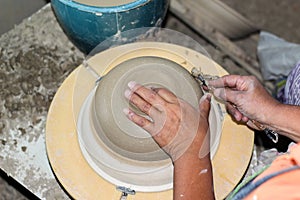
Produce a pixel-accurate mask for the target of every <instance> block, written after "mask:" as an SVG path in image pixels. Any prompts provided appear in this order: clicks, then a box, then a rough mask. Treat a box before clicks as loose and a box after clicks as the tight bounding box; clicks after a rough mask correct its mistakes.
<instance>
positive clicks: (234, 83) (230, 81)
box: [208, 75, 244, 88]
mask: <svg viewBox="0 0 300 200" xmlns="http://www.w3.org/2000/svg"><path fill="white" fill-rule="evenodd" d="M243 78H244V77H243V76H240V75H225V76H223V77H221V78H219V79H214V80H209V81H208V85H209V86H212V87H214V88H224V87H229V88H237V87H238V86H239V83H240V81H241V80H242V79H243Z"/></svg>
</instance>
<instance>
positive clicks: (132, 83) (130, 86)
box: [128, 81, 136, 90]
mask: <svg viewBox="0 0 300 200" xmlns="http://www.w3.org/2000/svg"><path fill="white" fill-rule="evenodd" d="M135 86H136V82H135V81H130V82H129V83H128V87H129V88H130V89H131V90H132V89H133V88H134V87H135Z"/></svg>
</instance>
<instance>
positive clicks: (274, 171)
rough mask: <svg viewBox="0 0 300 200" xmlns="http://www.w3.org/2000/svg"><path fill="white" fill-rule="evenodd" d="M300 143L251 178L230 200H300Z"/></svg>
mask: <svg viewBox="0 0 300 200" xmlns="http://www.w3.org/2000/svg"><path fill="white" fill-rule="evenodd" d="M299 188H300V143H298V144H297V145H294V146H292V147H291V148H290V151H289V152H287V153H286V154H284V155H281V156H279V157H278V158H277V159H275V160H274V161H273V163H272V164H271V165H270V166H269V167H268V168H267V169H266V170H264V171H263V172H262V173H259V175H258V176H256V177H254V178H251V179H250V181H249V182H247V183H242V186H241V187H240V188H239V189H238V191H237V192H236V193H235V194H233V195H232V196H231V197H229V198H227V199H230V200H240V199H243V200H270V199H275V200H276V199H280V200H281V199H285V200H293V199H300V190H299Z"/></svg>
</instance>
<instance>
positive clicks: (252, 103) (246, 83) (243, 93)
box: [208, 75, 279, 128]
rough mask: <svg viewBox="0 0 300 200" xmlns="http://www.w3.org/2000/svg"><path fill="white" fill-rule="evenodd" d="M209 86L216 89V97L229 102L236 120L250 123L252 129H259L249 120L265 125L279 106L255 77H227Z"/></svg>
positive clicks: (228, 108)
mask: <svg viewBox="0 0 300 200" xmlns="http://www.w3.org/2000/svg"><path fill="white" fill-rule="evenodd" d="M208 84H209V85H210V86H212V87H213V88H215V89H214V95H215V96H217V97H219V98H221V99H223V100H224V101H226V102H227V104H226V108H227V110H228V112H229V113H230V114H231V115H232V116H233V117H234V119H235V120H237V121H243V122H248V125H249V126H251V127H252V128H257V127H256V126H255V125H254V124H252V123H251V121H248V120H249V119H251V120H255V121H258V122H260V123H262V124H264V123H265V122H266V119H267V118H269V115H270V114H271V113H272V112H271V111H274V110H276V106H277V105H278V104H279V102H277V101H276V100H275V99H274V98H272V97H271V96H270V95H269V93H268V92H267V91H266V90H265V89H264V87H263V86H262V85H261V84H260V83H259V81H258V80H257V79H256V78H255V77H253V76H239V75H227V76H223V77H221V78H219V79H217V80H212V81H209V82H208Z"/></svg>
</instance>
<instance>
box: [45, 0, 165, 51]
mask: <svg viewBox="0 0 300 200" xmlns="http://www.w3.org/2000/svg"><path fill="white" fill-rule="evenodd" d="M102 1H103V0H102ZM51 5H52V8H53V10H54V12H55V15H56V17H57V19H58V21H59V23H60V25H61V27H62V29H63V30H64V32H65V33H66V35H67V36H68V37H69V39H70V40H71V41H72V42H73V43H74V44H75V46H77V47H78V48H79V49H80V50H81V51H82V52H84V53H85V54H88V53H89V52H90V51H91V50H93V49H94V48H95V47H96V46H97V45H98V44H100V43H101V42H102V41H104V40H106V39H107V38H110V37H111V36H114V35H118V34H120V33H121V32H124V31H127V30H132V29H135V28H141V27H158V26H160V25H161V22H162V21H163V19H164V18H165V16H166V13H167V10H168V6H169V0H137V1H133V2H131V3H128V4H124V5H120V6H112V7H99V6H91V5H85V4H82V3H78V2H76V1H72V0H51Z"/></svg>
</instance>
